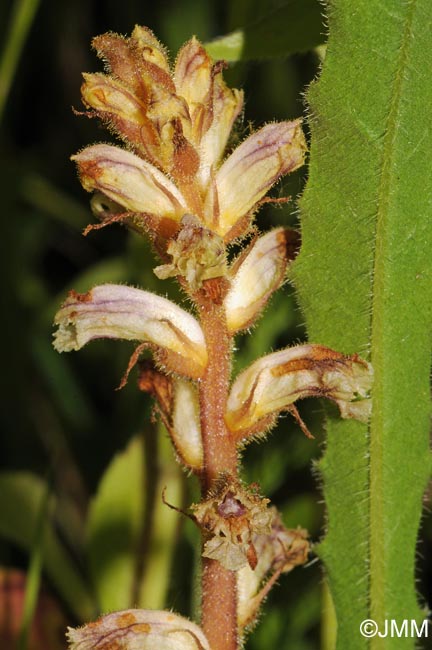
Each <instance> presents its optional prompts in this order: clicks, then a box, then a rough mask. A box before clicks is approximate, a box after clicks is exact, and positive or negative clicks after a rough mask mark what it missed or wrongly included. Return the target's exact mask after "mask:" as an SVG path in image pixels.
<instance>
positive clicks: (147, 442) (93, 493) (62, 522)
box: [0, 0, 431, 650]
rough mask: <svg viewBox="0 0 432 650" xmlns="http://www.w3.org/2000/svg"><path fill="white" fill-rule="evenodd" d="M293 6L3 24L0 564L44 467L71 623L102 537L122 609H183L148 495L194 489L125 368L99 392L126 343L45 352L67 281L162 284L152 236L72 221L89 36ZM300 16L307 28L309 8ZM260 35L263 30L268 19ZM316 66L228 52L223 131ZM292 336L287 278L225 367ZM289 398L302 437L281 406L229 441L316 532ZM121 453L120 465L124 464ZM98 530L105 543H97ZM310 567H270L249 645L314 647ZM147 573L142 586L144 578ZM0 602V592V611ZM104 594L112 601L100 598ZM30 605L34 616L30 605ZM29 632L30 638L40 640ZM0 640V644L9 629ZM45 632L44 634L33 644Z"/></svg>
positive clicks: (317, 411)
mask: <svg viewBox="0 0 432 650" xmlns="http://www.w3.org/2000/svg"><path fill="white" fill-rule="evenodd" d="M291 4H294V5H296V6H297V11H298V5H299V3H291V2H289V1H287V2H281V1H280V0H265V1H263V0H260V1H258V0H222V1H220V0H219V1H218V2H216V0H200V2H196V0H161V1H160V2H159V3H142V2H137V0H124V2H122V3H118V2H114V0H105V1H104V2H103V1H101V0H74V1H73V2H72V1H71V0H69V1H66V2H60V3H59V2H54V1H53V0H42V1H41V2H40V5H39V8H38V11H37V13H36V15H35V18H34V22H33V25H31V26H30V24H29V27H30V29H29V31H28V34H27V38H25V36H26V34H25V32H23V34H22V37H21V40H20V39H19V37H16V38H18V46H19V47H18V46H17V45H15V46H14V47H15V49H16V48H17V47H18V49H19V48H21V52H20V53H18V54H20V55H21V56H20V57H18V56H17V54H16V53H15V54H14V55H13V56H15V60H14V61H12V62H9V68H8V69H10V70H12V72H14V74H13V78H12V76H11V84H10V89H9V93H8V95H7V96H6V93H7V89H6V90H4V89H3V92H4V93H5V103H4V111H3V117H2V123H1V141H2V147H1V153H0V174H1V178H2V213H1V214H2V219H3V222H4V223H3V236H2V244H3V247H2V255H1V256H0V265H1V269H0V282H1V291H0V296H1V301H2V303H1V313H2V321H1V326H2V329H3V342H4V345H3V361H4V372H3V373H2V387H1V389H2V396H3V408H2V409H1V416H0V417H1V437H0V449H1V470H2V471H3V472H4V474H3V475H2V477H1V482H2V483H1V486H0V489H1V499H0V566H3V567H17V568H20V569H24V570H26V571H27V570H28V568H29V562H30V564H31V555H32V546H33V545H34V543H35V539H36V538H35V536H36V535H37V531H38V530H39V531H40V525H39V526H38V512H39V511H38V508H41V507H42V503H43V502H42V501H41V498H42V497H41V494H42V495H43V494H44V489H46V487H45V488H44V485H45V484H46V483H45V478H44V477H46V476H47V473H49V475H50V477H51V479H50V487H49V490H50V493H51V496H50V499H49V508H48V509H47V522H46V526H45V537H44V540H43V542H39V543H40V544H42V555H41V558H42V559H41V561H42V566H43V582H44V585H45V586H44V589H46V588H48V589H49V590H50V591H51V593H52V594H54V596H55V597H56V599H57V603H60V604H61V606H62V607H63V610H64V616H65V617H66V619H67V620H68V623H69V624H71V625H72V624H76V623H79V622H81V620H82V619H83V618H85V617H87V616H88V615H89V612H91V610H92V609H94V610H95V611H96V610H97V609H98V607H99V606H100V605H101V603H100V602H99V603H98V598H97V594H98V593H100V592H99V590H100V588H101V583H100V580H102V581H103V580H106V575H105V576H102V577H101V574H100V567H101V564H102V563H103V562H105V561H107V558H108V559H109V554H110V553H111V552H113V549H114V550H115V549H117V551H118V553H119V554H123V560H124V563H123V565H122V567H121V568H120V570H121V571H123V575H126V582H125V584H126V586H125V587H124V593H125V594H126V592H127V595H124V598H125V602H124V606H125V607H127V606H128V605H130V603H134V604H135V603H138V602H139V603H140V605H141V606H148V607H161V606H163V604H164V601H165V602H166V603H167V604H168V606H170V607H172V608H173V609H174V610H177V611H178V612H179V613H182V614H189V615H192V614H193V612H194V611H195V610H196V603H195V602H194V599H196V588H195V586H196V585H195V584H193V583H194V582H195V580H196V573H197V569H196V559H197V541H198V540H197V533H196V531H195V530H194V527H193V526H192V525H191V523H190V522H188V521H185V520H184V519H185V518H183V520H182V518H180V517H179V516H177V514H176V513H173V512H172V511H169V510H168V508H166V506H164V505H163V504H162V502H161V490H162V488H163V486H164V485H166V486H168V489H167V499H168V500H169V501H170V502H171V503H174V504H176V505H177V506H179V507H182V506H185V505H186V504H189V503H191V501H193V500H194V499H196V498H197V486H196V485H195V482H194V480H188V481H185V478H186V477H185V476H184V475H182V474H181V473H180V471H179V468H178V466H177V465H176V463H175V460H174V454H173V453H172V451H171V449H169V445H168V444H167V439H166V438H165V434H164V433H163V432H161V431H160V430H158V429H157V427H156V426H155V425H154V424H152V423H151V404H150V402H149V401H148V399H147V396H144V395H143V394H140V393H139V391H138V390H137V389H136V387H135V376H134V375H133V373H132V375H131V378H130V380H129V383H128V385H127V386H126V388H124V389H123V390H122V391H120V392H115V390H114V389H115V388H116V386H118V384H119V381H120V378H121V376H122V374H123V372H124V369H125V367H126V365H127V362H128V358H129V355H130V353H131V351H132V350H133V346H132V345H128V344H126V343H120V342H109V345H106V344H105V342H103V341H99V342H96V343H94V344H93V345H92V346H90V347H89V348H86V349H84V350H83V351H82V352H80V354H72V355H58V354H57V353H55V352H54V350H53V349H52V347H51V331H52V325H51V323H52V318H53V314H54V312H55V310H56V308H57V307H58V305H59V304H60V302H61V301H62V299H63V298H64V297H65V295H66V292H67V291H68V290H69V289H70V288H72V287H74V288H75V289H76V290H86V289H88V288H90V287H91V286H92V285H93V284H95V283H96V282H100V281H102V280H103V281H104V282H110V281H111V282H125V283H126V282H127V283H131V284H134V285H139V286H142V287H144V288H147V289H150V290H155V291H159V292H161V293H162V294H163V295H166V293H168V294H169V295H172V296H173V297H178V296H177V289H176V288H175V287H174V285H173V284H170V283H168V282H165V283H163V284H162V283H160V282H159V281H158V280H157V278H156V277H155V276H154V274H153V272H152V268H153V266H154V264H153V260H152V254H151V251H150V247H149V245H148V244H147V243H146V242H144V241H142V240H141V239H139V238H138V237H137V236H136V235H134V234H131V233H128V232H126V231H125V230H124V229H123V228H121V227H120V226H113V227H111V228H110V229H106V230H101V231H99V232H97V233H95V232H93V233H90V234H89V235H88V236H87V237H83V236H82V234H81V232H82V229H83V227H84V226H85V225H86V224H87V223H88V222H90V221H91V220H92V215H91V213H90V209H89V205H88V199H89V197H88V196H86V194H85V192H84V191H83V190H82V189H81V187H80V185H79V183H78V182H77V179H76V176H75V171H74V168H73V166H72V164H71V163H70V161H69V157H70V155H71V154H73V153H75V152H76V151H77V150H79V149H80V148H82V147H84V146H85V145H87V144H89V143H92V142H97V141H108V140H109V139H110V136H109V135H108V134H107V133H106V132H105V131H102V130H100V128H99V127H98V126H97V124H96V123H95V122H94V121H89V120H87V119H86V118H85V117H78V116H76V115H74V114H73V111H72V110H71V108H72V107H74V108H76V109H78V110H79V109H80V108H81V103H80V84H81V81H80V79H81V72H82V71H96V70H99V69H100V66H99V63H98V62H97V60H96V57H95V55H94V53H93V52H92V51H91V49H90V41H91V39H92V37H93V36H95V35H97V34H100V33H103V32H104V31H108V30H112V31H116V32H119V33H123V34H127V33H130V31H131V29H132V28H133V25H134V24H136V23H139V24H144V25H147V26H149V27H150V28H151V29H153V30H154V31H155V33H156V34H157V36H158V37H159V38H160V39H161V41H162V42H164V43H165V44H166V45H167V46H168V48H169V49H170V51H171V52H173V53H174V52H176V50H177V49H178V47H179V46H180V45H181V44H182V43H183V42H184V41H185V40H187V39H188V38H189V37H190V36H191V34H192V33H195V34H196V35H197V36H198V37H199V38H200V39H201V40H202V41H204V42H208V41H211V40H212V39H215V38H216V37H218V36H220V35H223V34H228V33H231V32H233V31H234V30H238V29H242V28H243V27H245V26H248V25H253V24H256V23H257V22H258V23H259V22H260V21H261V24H262V23H263V21H264V24H265V20H266V16H268V15H272V14H274V12H281V14H277V13H276V15H284V16H285V18H284V20H288V18H287V16H288V15H289V7H290V5H291ZM312 5H313V3H306V5H305V6H308V7H309V6H312ZM17 6H18V5H16V6H12V3H10V2H3V3H1V4H0V31H1V32H2V33H1V42H2V43H4V44H5V45H4V49H3V54H5V53H6V56H12V55H10V54H8V50H7V47H8V45H7V44H8V38H11V34H12V32H13V29H12V28H13V25H12V28H11V24H12V23H11V21H13V16H14V15H16V14H17V8H16V7H17ZM33 7H34V8H36V4H34V3H33ZM312 14H313V26H312V23H311V25H310V30H311V32H312V31H313V34H315V35H316V34H317V33H323V32H325V30H324V28H323V27H322V26H321V28H320V29H318V28H317V22H316V13H314V12H312ZM304 25H305V35H306V36H307V35H308V34H309V32H308V30H307V26H308V23H307V21H305V23H304ZM24 28H25V25H24ZM317 30H318V31H317ZM252 32H253V30H252ZM253 33H255V32H253ZM281 33H283V31H281ZM255 37H256V36H255ZM258 37H259V38H261V39H263V40H261V41H260V42H259V43H256V46H257V49H256V51H258V52H259V56H260V57H262V58H264V57H265V56H266V40H265V38H264V37H263V35H262V34H261V35H259V36H258ZM266 38H267V42H268V43H271V36H270V37H269V36H268V33H267V37H266ZM321 40H322V39H318V38H317V37H316V36H313V38H311V39H310V40H307V39H306V40H305V43H306V46H305V47H298V46H296V47H294V48H293V47H291V46H290V43H289V42H288V41H287V48H286V51H284V50H283V48H282V46H280V49H279V50H278V52H277V53H278V54H279V55H285V54H288V53H291V52H292V51H293V49H294V50H296V51H299V50H305V49H307V47H309V46H310V45H314V44H316V43H318V42H320V41H321ZM252 45H253V43H252V44H251V45H250V47H252ZM279 45H280V43H279ZM258 46H259V47H258ZM248 47H249V46H248ZM278 47H279V46H278ZM14 51H15V50H14ZM249 52H253V50H249ZM274 53H275V51H274V50H273V51H271V52H269V54H270V55H272V54H274ZM251 56H253V55H250V56H248V58H251ZM3 59H4V57H3ZM318 66H319V57H318V55H317V54H316V52H314V51H305V52H303V53H302V54H294V55H291V56H289V58H288V57H286V58H285V57H284V56H279V58H276V59H266V60H263V61H254V60H249V61H247V62H245V61H239V62H237V63H236V64H234V65H232V66H231V67H230V68H229V69H228V70H227V71H226V78H227V80H228V82H229V83H230V84H232V85H234V84H235V85H236V86H242V87H244V89H245V97H246V108H245V113H244V119H243V122H242V123H240V124H239V126H238V127H237V137H238V138H239V139H241V138H243V137H244V136H245V135H246V134H247V133H248V132H249V130H250V128H251V127H250V125H251V124H253V125H260V124H262V123H264V122H266V121H270V120H274V119H286V118H292V117H297V116H299V115H301V114H302V113H303V110H304V107H303V104H302V93H303V91H304V89H305V87H306V86H307V85H308V84H309V83H310V81H311V80H312V79H313V78H314V76H315V75H316V74H317V70H318ZM0 69H1V68H0ZM304 178H305V173H304V171H302V172H299V173H297V174H295V175H293V176H292V177H290V178H289V179H288V180H287V181H286V182H285V183H284V184H281V185H279V186H278V187H277V188H276V190H275V194H276V195H278V196H279V195H280V196H284V195H290V196H292V197H293V199H295V197H297V196H298V195H299V193H300V192H301V189H302V186H303V183H304ZM258 223H259V226H260V227H261V228H262V229H263V230H265V229H266V228H269V227H271V226H274V225H277V224H278V225H279V224H285V225H295V224H296V207H295V203H294V201H293V202H292V203H291V204H289V205H288V206H284V207H283V208H276V207H272V206H265V207H264V208H263V209H262V211H261V213H260V215H259V217H258ZM304 338H305V331H304V327H303V323H302V318H301V315H300V313H299V311H298V309H297V307H296V303H295V300H294V297H293V292H292V290H291V288H290V286H289V285H286V286H285V287H284V288H283V289H282V290H281V291H280V292H279V293H278V294H277V295H276V296H275V297H274V298H273V300H272V303H271V305H270V306H269V307H268V309H267V311H266V313H265V314H264V317H263V318H262V320H261V321H260V322H259V323H258V325H257V326H256V328H255V329H254V330H253V332H252V336H247V335H243V336H241V337H239V340H238V342H237V347H238V359H237V367H236V370H238V369H239V368H240V367H242V366H244V365H245V364H247V363H249V362H250V361H251V360H253V359H254V358H256V357H257V356H259V355H261V354H263V353H265V352H268V351H269V350H272V349H277V348H279V347H281V346H285V345H289V344H292V343H294V342H298V341H301V340H304ZM300 411H301V414H302V417H303V418H304V419H305V421H306V423H307V425H308V427H309V428H310V430H311V431H312V432H313V433H314V434H315V435H316V441H315V442H314V441H312V442H311V441H310V440H307V439H306V438H305V437H304V436H303V434H302V433H301V432H300V430H299V428H298V426H297V425H296V424H295V422H294V421H293V420H292V419H291V418H290V417H288V416H287V417H286V418H283V419H281V422H280V425H279V427H278V428H277V429H276V430H275V431H274V432H273V433H272V435H271V436H270V437H269V439H268V440H267V441H266V442H265V443H260V444H259V445H256V444H255V445H251V446H249V447H248V448H246V450H245V451H244V464H245V469H244V478H245V479H246V480H248V481H256V482H258V483H260V484H261V486H262V489H263V491H264V492H265V493H266V494H267V495H268V496H270V497H271V498H272V499H273V500H274V502H275V503H276V504H277V505H278V506H279V507H280V509H281V510H282V511H283V513H284V515H285V519H286V522H285V523H286V524H287V525H290V526H296V525H301V526H305V527H307V528H308V529H309V531H310V533H311V535H312V538H313V539H314V540H317V539H319V537H320V535H321V534H322V528H323V508H322V505H321V503H320V500H321V497H320V493H319V486H318V485H317V482H316V480H315V478H314V476H313V472H312V471H311V468H312V459H313V458H317V457H318V456H320V455H321V451H320V444H321V441H322V439H323V437H322V428H323V420H322V417H321V408H320V405H319V403H317V402H316V401H315V402H312V401H310V400H307V401H305V403H304V404H301V405H300ZM139 441H141V442H139ZM124 454H126V455H124ZM131 454H132V456H134V458H133V464H134V467H135V468H136V471H135V472H128V471H127V469H126V468H125V467H124V463H125V462H126V458H127V457H128V456H130V455H131ZM137 455H139V458H138V456H137ZM122 465H123V466H122ZM105 471H107V474H105V476H104V472H105ZM102 477H103V478H102ZM101 480H102V482H101ZM139 484H141V485H142V486H143V487H144V494H145V496H144V499H142V498H141V496H140V495H138V494H137V495H135V496H134V493H133V491H134V490H135V489H139V487H138V486H139ZM129 495H130V496H129ZM124 499H126V500H127V501H128V504H129V505H128V507H129V508H130V512H131V515H132V514H133V518H134V520H135V521H138V520H139V516H140V513H141V516H142V519H141V522H139V521H138V524H137V525H138V528H133V527H132V528H131V525H132V524H131V521H132V520H129V521H127V522H123V523H122V521H121V520H120V519H118V520H116V522H115V523H116V524H118V526H120V527H121V526H122V525H124V526H125V529H124V530H126V531H127V530H129V537H127V536H126V537H125V538H124V539H122V536H121V533H120V532H119V530H118V529H117V530H115V531H112V530H111V531H110V530H109V529H107V527H108V528H109V517H110V514H113V515H115V514H116V512H117V509H116V508H117V504H119V503H121V502H122V500H124ZM130 499H132V500H133V502H131V501H130ZM144 501H145V503H144ZM90 504H91V505H90ZM18 511H20V513H21V514H20V515H18ZM89 513H90V515H89ZM173 514H175V517H173ZM15 519H16V520H17V521H15ZM14 522H15V523H14ZM150 529H152V531H153V536H152V537H151V538H147V537H146V536H145V532H146V530H150ZM425 529H427V526H425ZM137 530H138V532H137ZM17 531H19V534H18V532H17ZM180 533H181V535H180ZM39 534H42V533H39ZM425 535H429V536H430V535H431V531H430V530H426V533H425ZM111 541H112V542H113V544H114V546H113V547H111V548H110V546H109V545H110V543H111ZM132 547H134V548H135V549H136V550H137V551H138V554H135V555H136V556H137V557H138V560H137V561H136V564H135V567H136V571H137V574H136V575H137V576H138V578H137V579H135V580H133V581H132V583H134V584H131V582H130V575H131V573H130V572H131V566H132V564H131V562H132V560H131V556H130V555H129V556H128V553H129V552H130V550H128V549H130V548H132ZM54 548H55V549H56V550H55V552H53V549H54ZM59 549H60V550H59ZM86 549H87V550H86ZM24 551H25V552H24ZM29 558H30V559H29ZM92 558H93V559H92ZM117 559H118V556H117ZM36 560H37V558H36ZM134 561H135V560H134ZM33 564H34V562H33ZM53 564H55V566H53ZM36 565H37V562H36ZM171 566H173V568H174V569H173V571H172V572H171V570H170V567H171ZM124 572H126V574H125V573H124ZM71 576H72V577H71ZM128 576H129V578H128ZM128 580H129V582H128ZM320 581H321V573H320V568H319V565H318V564H317V563H314V562H312V563H310V565H308V566H306V567H304V568H299V569H297V570H296V571H293V572H292V573H291V574H289V575H286V576H284V577H283V579H281V580H280V585H279V587H278V588H277V589H275V590H274V591H273V592H272V594H271V596H270V597H269V599H268V601H267V604H266V607H265V612H264V614H263V616H262V618H261V620H260V622H259V625H258V626H257V629H256V632H255V633H254V634H253V635H251V637H250V639H249V640H248V642H247V647H248V648H250V650H266V649H268V648H270V647H277V648H279V649H280V650H284V649H288V648H295V649H296V650H313V649H314V648H317V647H318V645H319V617H320V608H321V603H320ZM156 584H157V585H158V588H157V589H156V587H153V588H150V586H151V585H156ZM74 585H75V586H74ZM80 590H81V591H80ZM117 596H118V597H119V598H120V594H117ZM5 602H6V601H5V598H4V597H3V596H2V595H1V591H0V621H2V620H3V619H2V616H1V611H2V609H1V608H3V610H4V608H5V606H6V605H5ZM102 604H103V606H104V607H105V608H106V607H109V606H111V602H108V601H106V602H104V603H102ZM112 604H113V605H114V603H112ZM117 605H118V606H120V602H119V601H117ZM39 610H40V607H39V609H38V610H36V611H35V612H33V613H34V616H40V611H39ZM31 639H32V637H30V642H29V645H28V648H29V650H33V649H36V648H39V646H37V645H32V643H33V642H32V640H31ZM3 647H4V648H5V650H9V649H10V650H12V648H13V645H4V646H3V645H2V648H3ZM57 647H58V646H57V645H54V644H53V645H52V646H51V645H48V644H46V645H45V646H44V648H45V650H56V649H57ZM60 647H61V646H60Z"/></svg>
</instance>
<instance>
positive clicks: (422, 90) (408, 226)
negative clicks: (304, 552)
mask: <svg viewBox="0 0 432 650" xmlns="http://www.w3.org/2000/svg"><path fill="white" fill-rule="evenodd" d="M431 21H432V5H431V3H430V2H429V0H408V1H407V2H399V1H395V0H392V1H390V2H381V0H358V1H357V2H356V3H354V4H353V3H351V2H349V0H332V2H331V3H330V5H329V33H330V36H329V42H328V50H327V56H326V60H325V63H324V66H323V70H322V74H321V76H320V79H319V80H318V82H317V83H315V84H314V85H313V86H312V87H311V89H310V91H309V93H308V101H309V106H310V112H311V119H310V124H311V136H312V140H311V165H310V178H309V181H308V185H307V189H306V192H305V194H304V197H303V199H302V202H301V221H302V236H303V248H302V251H301V253H300V256H299V258H298V260H297V262H296V264H295V269H294V276H295V282H296V285H297V288H298V290H299V295H300V302H301V305H302V308H303V311H304V314H305V316H306V321H307V327H308V332H309V336H310V339H311V341H313V342H317V343H318V342H319V343H321V344H325V345H328V346H331V347H334V348H336V349H337V350H340V351H342V352H345V353H354V352H358V353H360V354H362V355H364V356H366V357H369V358H370V360H371V361H372V364H373V366H374V371H375V382H374V389H373V415H372V420H371V423H370V427H369V428H368V427H366V426H363V425H361V424H358V423H356V422H340V421H339V420H338V419H337V418H336V417H335V416H334V414H333V412H332V413H330V415H329V419H328V436H327V450H326V453H325V455H324V458H323V460H322V461H321V470H322V475H323V483H324V492H325V499H326V502H327V509H328V532H327V536H326V538H325V540H324V542H323V544H322V545H321V554H322V557H323V558H324V561H325V564H326V568H327V571H328V575H329V580H330V587H331V591H332V596H333V599H334V602H335V606H336V614H337V619H338V622H337V627H338V641H337V648H341V649H342V648H347V647H349V648H350V650H356V649H357V648H359V649H360V648H362V649H363V648H378V647H379V648H380V649H382V648H391V647H395V646H394V645H392V642H393V641H392V638H387V639H383V638H374V639H371V640H368V639H366V638H363V637H362V636H361V634H360V633H359V624H360V622H361V621H362V620H363V619H366V618H373V619H375V620H376V621H377V622H378V623H379V624H380V625H381V624H382V623H383V621H384V619H386V618H387V619H395V620H396V621H399V622H400V623H402V622H403V620H404V619H412V618H417V619H419V620H421V619H422V618H423V617H424V613H423V612H421V610H420V608H419V605H418V598H417V595H416V589H415V583H414V569H415V552H416V539H417V533H418V527H419V521H420V516H421V505H422V494H423V491H424V489H425V484H426V480H427V476H428V474H429V470H430V459H429V418H430V397H429V373H430V345H431V336H430V333H431V314H432V289H431V287H432V285H431V278H432V257H431V245H432V183H431V180H430V179H431V172H432V153H431V152H432V129H431V116H430V105H431V98H432V85H431V82H430V71H431V69H432V32H431V29H430V24H431ZM393 643H394V642H393ZM397 647H398V648H401V649H404V648H413V647H414V639H412V638H400V639H398V641H397Z"/></svg>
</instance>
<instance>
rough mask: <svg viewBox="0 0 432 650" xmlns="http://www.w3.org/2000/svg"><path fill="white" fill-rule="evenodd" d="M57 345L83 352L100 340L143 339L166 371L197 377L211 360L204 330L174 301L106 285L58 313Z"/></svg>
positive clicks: (70, 301)
mask: <svg viewBox="0 0 432 650" xmlns="http://www.w3.org/2000/svg"><path fill="white" fill-rule="evenodd" d="M55 323H56V325H58V330H57V331H56V333H55V335H54V347H55V348H56V349H57V350H58V351H59V352H69V351H70V350H79V349H80V348H82V347H83V346H84V345H85V344H86V343H88V342H89V341H91V340H93V339H98V338H117V339H126V340H129V341H134V340H135V341H136V340H138V341H143V342H147V343H149V344H150V345H153V346H155V347H156V348H157V350H159V358H160V360H161V362H162V363H165V365H166V366H167V367H168V369H173V370H179V367H181V370H180V372H182V371H183V373H184V374H186V375H189V376H193V377H198V376H199V375H200V374H201V372H202V371H203V370H204V368H205V365H206V362H207V351H206V346H205V342H204V335H203V333H202V330H201V327H200V325H199V324H198V322H197V321H196V320H195V318H194V317H193V316H191V315H190V314H188V313H187V312H185V311H184V310H183V309H181V307H178V306H177V305H175V304H174V303H173V302H171V301H170V300H167V299H166V298H162V297H161V296H156V295H155V294H152V293H149V292H147V291H141V290H140V289H134V288H131V287H124V286H121V285H116V284H104V285H101V286H99V287H95V288H94V289H92V290H91V291H88V292H87V293H84V294H79V293H76V292H75V291H71V292H70V294H69V296H68V298H67V299H66V301H65V302H64V304H63V305H62V307H61V308H60V310H59V311H58V312H57V314H56V317H55Z"/></svg>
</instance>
